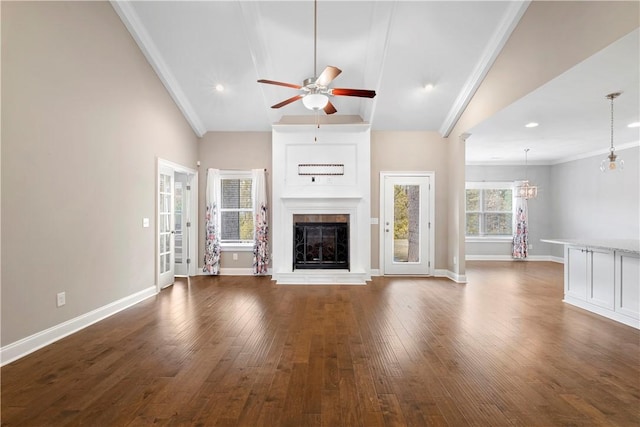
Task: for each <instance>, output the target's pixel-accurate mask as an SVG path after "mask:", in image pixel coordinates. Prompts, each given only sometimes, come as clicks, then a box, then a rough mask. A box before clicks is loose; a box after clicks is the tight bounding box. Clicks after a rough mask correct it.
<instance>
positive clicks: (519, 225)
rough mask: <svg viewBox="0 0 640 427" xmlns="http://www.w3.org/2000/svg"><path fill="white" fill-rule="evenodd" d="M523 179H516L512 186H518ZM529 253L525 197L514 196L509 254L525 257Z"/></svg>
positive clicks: (514, 256) (527, 215) (519, 257)
mask: <svg viewBox="0 0 640 427" xmlns="http://www.w3.org/2000/svg"><path fill="white" fill-rule="evenodd" d="M523 182H524V181H516V182H515V183H514V188H518V186H519V185H522V184H523ZM528 254H529V212H528V207H527V199H526V198H524V197H516V214H515V217H514V226H513V245H512V251H511V256H512V257H513V258H514V259H525V258H526V257H527V255H528Z"/></svg>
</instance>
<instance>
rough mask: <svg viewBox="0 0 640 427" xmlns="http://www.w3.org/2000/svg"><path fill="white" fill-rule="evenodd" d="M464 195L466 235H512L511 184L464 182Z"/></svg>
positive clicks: (512, 201) (505, 236) (491, 236)
mask: <svg viewBox="0 0 640 427" xmlns="http://www.w3.org/2000/svg"><path fill="white" fill-rule="evenodd" d="M465 194H466V195H465V213H466V226H465V235H466V237H472V238H473V237H477V238H507V237H509V238H510V237H511V236H512V235H513V209H514V197H513V183H511V182H467V183H466V191H465Z"/></svg>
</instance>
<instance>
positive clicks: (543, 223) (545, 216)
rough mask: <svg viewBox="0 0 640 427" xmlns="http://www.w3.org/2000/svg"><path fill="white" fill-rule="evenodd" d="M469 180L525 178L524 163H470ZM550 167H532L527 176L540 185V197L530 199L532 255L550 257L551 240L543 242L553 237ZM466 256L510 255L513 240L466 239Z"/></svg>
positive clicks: (534, 183)
mask: <svg viewBox="0 0 640 427" xmlns="http://www.w3.org/2000/svg"><path fill="white" fill-rule="evenodd" d="M465 169H466V170H465V172H466V180H467V181H477V182H483V181H486V182H492V181H497V182H513V181H516V180H522V179H524V177H525V168H524V165H522V166H477V165H473V166H472V165H467V166H466V168H465ZM550 170H551V167H550V166H529V167H528V168H527V178H528V179H529V182H530V183H531V184H533V185H537V186H538V197H537V198H535V199H531V200H529V202H528V208H529V243H531V244H532V245H533V248H531V250H530V252H529V255H530V256H548V255H550V254H551V246H552V245H550V244H549V243H542V242H540V239H542V238H545V237H551V236H550V234H549V233H550V231H551V217H550V212H551V201H552V197H551V194H552V192H553V189H552V187H551V185H550ZM466 255H478V256H481V255H484V256H510V255H511V242H510V241H507V242H500V243H485V242H467V243H466Z"/></svg>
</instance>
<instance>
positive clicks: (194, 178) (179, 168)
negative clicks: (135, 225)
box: [154, 157, 198, 292]
mask: <svg viewBox="0 0 640 427" xmlns="http://www.w3.org/2000/svg"><path fill="white" fill-rule="evenodd" d="M162 167H166V168H170V169H173V171H174V172H180V173H184V174H187V175H189V176H190V178H191V180H190V181H191V183H190V185H191V200H190V202H191V203H190V205H191V206H190V214H191V218H190V219H191V227H189V232H190V235H189V254H190V256H191V263H190V264H189V267H188V269H187V272H188V274H189V276H196V275H197V274H198V273H197V267H198V261H197V259H196V258H197V257H198V171H197V170H195V169H191V168H189V167H186V166H183V165H180V164H178V163H174V162H171V161H169V160H165V159H162V158H160V157H157V164H156V189H155V193H156V194H155V196H154V199H155V218H156V227H155V233H156V235H155V238H154V240H155V248H154V258H155V281H156V283H155V284H156V289H157V290H158V292H160V281H159V279H158V276H159V274H160V262H159V261H158V248H159V246H160V242H159V241H158V223H157V222H158V217H159V215H158V210H159V207H160V204H159V201H158V192H159V188H158V183H159V180H158V178H159V176H160V169H161V168H162Z"/></svg>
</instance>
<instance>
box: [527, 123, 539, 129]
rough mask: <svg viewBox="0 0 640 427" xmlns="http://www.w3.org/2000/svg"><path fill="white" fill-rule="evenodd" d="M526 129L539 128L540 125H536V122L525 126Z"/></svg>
mask: <svg viewBox="0 0 640 427" xmlns="http://www.w3.org/2000/svg"><path fill="white" fill-rule="evenodd" d="M524 127H526V128H535V127H538V123H536V122H531V123H527V124H526V125H524Z"/></svg>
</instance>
